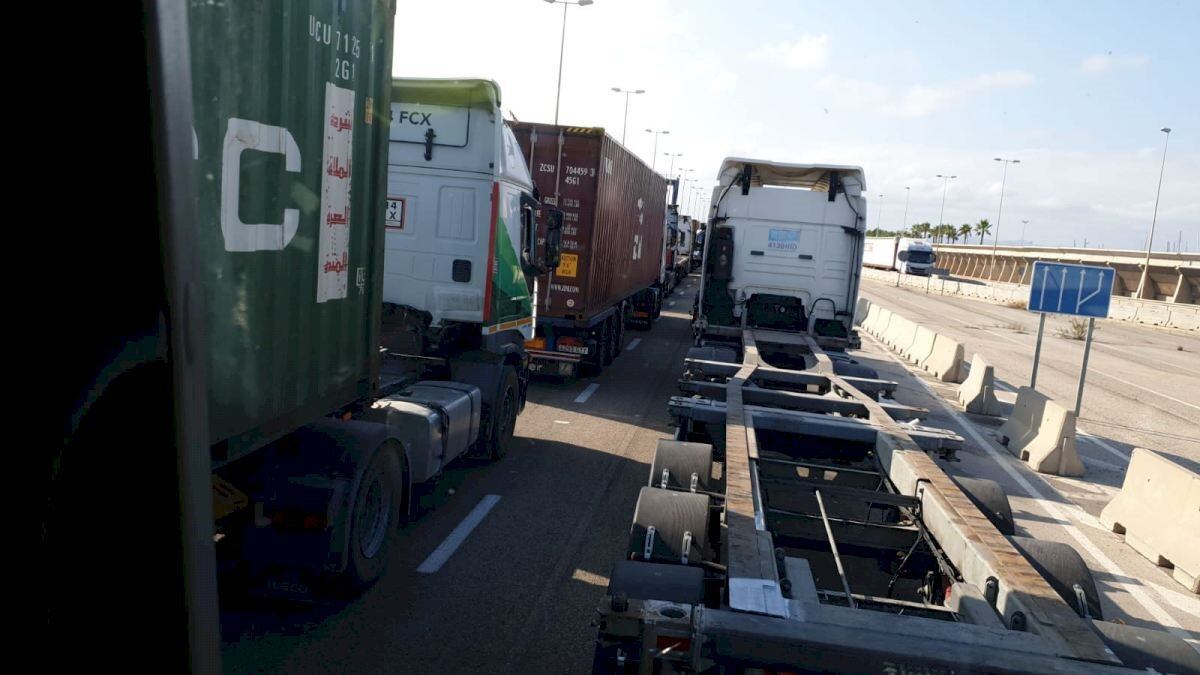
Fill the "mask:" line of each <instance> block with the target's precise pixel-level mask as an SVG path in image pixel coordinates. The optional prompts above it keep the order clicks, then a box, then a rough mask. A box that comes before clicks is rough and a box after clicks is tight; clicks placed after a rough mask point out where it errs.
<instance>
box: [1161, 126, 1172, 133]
mask: <svg viewBox="0 0 1200 675" xmlns="http://www.w3.org/2000/svg"><path fill="white" fill-rule="evenodd" d="M1159 131H1161V132H1163V133H1164V134H1169V133H1171V127H1163V128H1161V129H1159Z"/></svg>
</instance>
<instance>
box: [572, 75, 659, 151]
mask: <svg viewBox="0 0 1200 675" xmlns="http://www.w3.org/2000/svg"><path fill="white" fill-rule="evenodd" d="M612 90H613V91H615V92H617V93H618V94H625V121H624V122H622V123H621V145H625V127H627V126H629V95H630V94H644V93H646V90H645V89H622V88H620V87H613V88H612ZM555 124H557V122H556V123H555Z"/></svg>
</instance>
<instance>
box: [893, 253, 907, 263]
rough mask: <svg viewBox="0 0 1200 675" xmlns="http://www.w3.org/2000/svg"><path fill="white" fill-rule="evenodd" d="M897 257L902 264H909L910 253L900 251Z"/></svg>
mask: <svg viewBox="0 0 1200 675" xmlns="http://www.w3.org/2000/svg"><path fill="white" fill-rule="evenodd" d="M896 257H897V258H899V259H900V262H908V251H900V253H898V254H896Z"/></svg>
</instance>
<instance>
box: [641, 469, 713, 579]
mask: <svg viewBox="0 0 1200 675" xmlns="http://www.w3.org/2000/svg"><path fill="white" fill-rule="evenodd" d="M708 504H709V498H708V495H701V494H694V493H691V492H675V491H674V490H661V489H659V488H653V487H644V488H642V491H641V493H639V494H638V500H637V506H636V507H635V508H634V512H633V524H632V526H630V528H629V547H628V549H627V551H628V556H627V557H628V558H633V559H637V560H645V561H647V562H658V563H670V564H675V565H681V564H683V562H684V556H685V555H686V556H687V560H688V562H693V561H694V562H699V561H701V560H706V559H708V558H709V557H711V553H710V551H709V550H708V519H709V508H708ZM651 527H653V528H654V535H653V537H649V536H647V535H648V534H649V531H650V528H651ZM647 540H649V543H650V555H649V556H648V557H647V556H646V543H647Z"/></svg>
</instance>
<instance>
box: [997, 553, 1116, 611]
mask: <svg viewBox="0 0 1200 675" xmlns="http://www.w3.org/2000/svg"><path fill="white" fill-rule="evenodd" d="M1011 539H1012V543H1013V545H1014V546H1016V548H1017V550H1018V551H1020V552H1021V555H1023V556H1025V558H1026V559H1028V560H1029V563H1030V564H1031V565H1033V568H1034V569H1035V570H1037V571H1038V574H1041V575H1042V578H1044V579H1045V580H1046V582H1047V583H1049V584H1050V587H1051V588H1053V589H1054V590H1056V591H1058V594H1059V596H1061V597H1062V599H1063V600H1065V601H1066V603H1067V604H1068V605H1070V606H1071V608H1072V609H1074V610H1075V611H1076V612H1079V613H1080V615H1081V616H1082V612H1081V607H1080V605H1079V598H1078V597H1076V595H1075V586H1079V587H1080V588H1082V589H1083V595H1084V598H1085V599H1086V601H1087V602H1086V604H1087V612H1088V616H1090V617H1091V618H1093V619H1103V618H1104V615H1103V613H1102V610H1101V609H1100V594H1099V593H1097V592H1096V580H1095V579H1094V578H1092V571H1091V570H1089V569H1088V566H1087V564H1086V563H1084V562H1083V558H1081V557H1080V556H1079V552H1078V551H1076V550H1075V549H1073V548H1071V547H1070V546H1068V545H1066V544H1061V543H1059V542H1056V541H1040V540H1038V539H1033V538H1031V537H1011Z"/></svg>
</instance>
